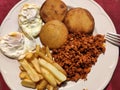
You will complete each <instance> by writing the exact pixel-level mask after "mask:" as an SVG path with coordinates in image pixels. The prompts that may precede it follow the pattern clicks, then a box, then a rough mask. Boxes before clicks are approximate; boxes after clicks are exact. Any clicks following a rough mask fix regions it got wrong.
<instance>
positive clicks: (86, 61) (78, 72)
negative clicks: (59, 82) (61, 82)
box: [52, 32, 105, 81]
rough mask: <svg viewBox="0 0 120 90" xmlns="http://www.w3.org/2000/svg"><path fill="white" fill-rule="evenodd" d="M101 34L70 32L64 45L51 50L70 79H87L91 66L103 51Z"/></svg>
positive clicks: (103, 40) (103, 41)
mask: <svg viewBox="0 0 120 90" xmlns="http://www.w3.org/2000/svg"><path fill="white" fill-rule="evenodd" d="M104 43H105V39H104V36H103V35H100V34H98V35H96V36H93V35H89V34H84V33H80V32H79V33H75V32H74V33H73V32H72V33H70V34H69V35H68V39H67V41H66V42H65V44H64V45H62V46H61V47H60V48H58V49H53V50H52V56H53V58H54V60H55V62H57V63H58V64H59V65H60V66H61V67H62V68H63V69H64V70H65V71H66V72H67V78H68V80H70V81H78V80H79V79H87V75H88V73H89V72H90V71H91V67H92V66H93V65H95V63H96V62H97V59H98V57H99V55H100V54H102V53H104V52H105V46H104Z"/></svg>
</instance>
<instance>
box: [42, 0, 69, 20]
mask: <svg viewBox="0 0 120 90" xmlns="http://www.w3.org/2000/svg"><path fill="white" fill-rule="evenodd" d="M66 12H67V6H66V4H65V3H64V2H62V1H61V0H46V1H45V2H44V3H43V5H42V7H41V8H40V16H41V18H42V20H43V21H44V22H48V21H50V20H55V19H57V20H60V21H63V19H64V16H65V14H66Z"/></svg>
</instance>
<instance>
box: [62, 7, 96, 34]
mask: <svg viewBox="0 0 120 90" xmlns="http://www.w3.org/2000/svg"><path fill="white" fill-rule="evenodd" d="M64 23H65V25H66V26H67V28H68V30H69V31H70V32H83V33H92V32H93V30H94V25H95V22H94V18H93V16H92V15H91V13H90V12H89V11H88V10H86V9H83V8H72V9H70V10H69V11H68V12H67V14H66V16H65V19H64Z"/></svg>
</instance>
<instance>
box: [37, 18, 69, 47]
mask: <svg viewBox="0 0 120 90" xmlns="http://www.w3.org/2000/svg"><path fill="white" fill-rule="evenodd" d="M67 36H68V30H67V27H66V26H65V25H64V23H62V22H61V21H59V20H51V21H49V22H47V23H46V24H45V25H44V26H43V27H42V29H41V31H40V34H39V37H40V40H41V42H42V44H43V45H45V46H48V47H49V48H50V49H54V48H59V47H61V45H63V44H64V43H65V41H66V40H67Z"/></svg>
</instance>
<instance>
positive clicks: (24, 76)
mask: <svg viewBox="0 0 120 90" xmlns="http://www.w3.org/2000/svg"><path fill="white" fill-rule="evenodd" d="M19 77H20V79H30V77H29V75H28V74H27V72H25V71H24V72H20V74H19Z"/></svg>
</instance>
